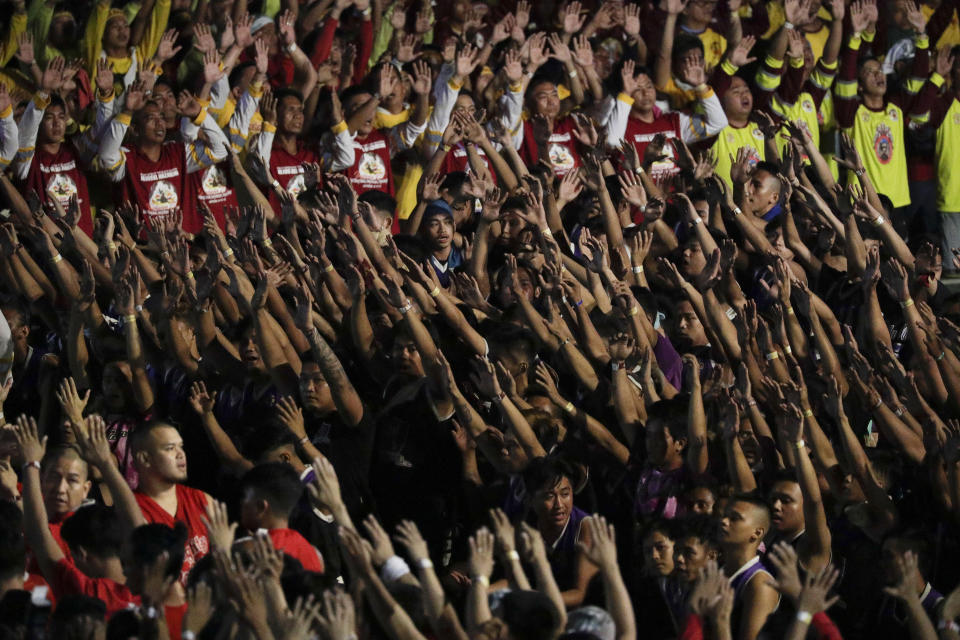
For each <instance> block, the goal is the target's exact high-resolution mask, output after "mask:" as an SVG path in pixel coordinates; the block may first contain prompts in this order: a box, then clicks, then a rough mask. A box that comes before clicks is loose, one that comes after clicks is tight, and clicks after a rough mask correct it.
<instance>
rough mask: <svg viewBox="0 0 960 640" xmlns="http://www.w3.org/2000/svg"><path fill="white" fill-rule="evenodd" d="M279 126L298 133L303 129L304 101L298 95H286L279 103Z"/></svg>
mask: <svg viewBox="0 0 960 640" xmlns="http://www.w3.org/2000/svg"><path fill="white" fill-rule="evenodd" d="M277 128H278V129H280V131H282V132H284V133H292V134H294V135H298V134H299V133H300V132H301V131H303V103H302V102H301V101H300V99H299V98H297V97H296V96H284V97H283V98H281V99H280V103H279V104H278V105H277Z"/></svg>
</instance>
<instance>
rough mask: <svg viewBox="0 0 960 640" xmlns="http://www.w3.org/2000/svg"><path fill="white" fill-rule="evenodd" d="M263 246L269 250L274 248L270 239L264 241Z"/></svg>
mask: <svg viewBox="0 0 960 640" xmlns="http://www.w3.org/2000/svg"><path fill="white" fill-rule="evenodd" d="M263 246H265V247H268V248H269V247H272V246H273V242H272V241H271V240H270V238H266V239H265V240H264V241H263Z"/></svg>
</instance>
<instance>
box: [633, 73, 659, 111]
mask: <svg viewBox="0 0 960 640" xmlns="http://www.w3.org/2000/svg"><path fill="white" fill-rule="evenodd" d="M631 97H632V98H633V111H634V112H635V113H637V114H648V113H650V112H651V111H653V107H654V105H655V104H656V102H657V89H656V87H654V86H653V80H651V79H650V76H648V75H646V74H641V75H639V76H637V88H636V89H635V90H634V92H633V94H632V96H631Z"/></svg>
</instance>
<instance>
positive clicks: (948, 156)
mask: <svg viewBox="0 0 960 640" xmlns="http://www.w3.org/2000/svg"><path fill="white" fill-rule="evenodd" d="M958 145H960V101H958V100H957V99H956V98H954V100H953V102H952V103H951V104H950V108H949V109H948V110H947V115H946V116H944V118H943V122H942V123H940V126H939V127H938V128H937V184H938V185H939V189H938V192H937V208H938V209H939V210H940V211H951V212H953V211H960V165H958V163H957V156H956V151H957V149H958V148H960V147H958Z"/></svg>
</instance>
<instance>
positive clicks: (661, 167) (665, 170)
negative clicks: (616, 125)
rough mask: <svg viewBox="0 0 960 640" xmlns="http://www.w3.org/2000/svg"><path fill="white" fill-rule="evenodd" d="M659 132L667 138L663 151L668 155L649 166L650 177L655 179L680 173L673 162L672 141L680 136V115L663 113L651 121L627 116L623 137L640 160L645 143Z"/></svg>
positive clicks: (649, 141) (645, 147)
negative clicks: (634, 149) (635, 151)
mask: <svg viewBox="0 0 960 640" xmlns="http://www.w3.org/2000/svg"><path fill="white" fill-rule="evenodd" d="M660 133H662V134H663V135H664V136H665V137H666V139H667V141H666V144H664V145H663V153H664V155H666V156H669V157H668V158H667V159H665V160H663V161H662V162H654V163H653V165H652V166H651V167H650V177H651V178H652V179H653V180H655V181H656V180H658V179H662V178H665V177H667V176H672V175H674V174H677V173H680V168H679V167H678V166H677V165H676V163H675V162H674V158H676V157H677V152H676V149H675V148H674V146H673V145H674V142H673V141H674V140H676V139H679V138H680V115H679V114H677V113H675V112H671V113H664V114H661V115H659V116H657V117H655V118H654V119H653V122H643V121H642V120H640V119H638V118H634V117H633V116H632V115H631V116H630V117H629V118H627V131H626V133H625V134H624V139H626V140H627V141H629V142H630V143H631V144H632V145H633V146H634V148H636V150H637V155H639V156H640V159H641V160H643V152H644V151H646V149H647V145H649V144H650V143H651V142H652V141H653V139H654V138H655V137H656V136H657V134H660Z"/></svg>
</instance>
